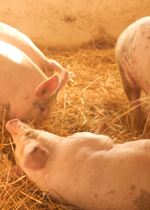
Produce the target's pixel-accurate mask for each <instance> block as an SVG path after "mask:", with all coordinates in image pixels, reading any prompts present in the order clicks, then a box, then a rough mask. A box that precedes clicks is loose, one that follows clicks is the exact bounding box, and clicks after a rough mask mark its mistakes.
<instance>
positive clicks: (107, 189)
mask: <svg viewBox="0 0 150 210" xmlns="http://www.w3.org/2000/svg"><path fill="white" fill-rule="evenodd" d="M6 128H7V130H8V131H9V132H10V133H11V135H12V138H13V140H14V142H15V144H16V149H15V154H16V159H17V162H18V165H19V166H20V168H21V169H22V170H23V171H24V172H25V173H26V174H27V176H28V177H29V178H30V179H31V180H32V181H33V182H35V183H36V184H37V185H38V186H39V187H40V188H41V189H42V190H43V191H48V192H49V195H50V196H51V197H54V198H56V199H59V198H60V197H62V198H63V199H65V200H66V201H68V202H70V203H72V204H74V205H76V206H78V207H80V208H81V209H92V210H99V209H103V210H108V209H111V210H120V209H121V210H127V209H128V210H133V209H134V210H139V209H141V210H142V209H148V208H149V206H150V180H149V177H150V168H149V162H150V152H149V151H150V141H149V140H138V141H134V142H127V143H124V144H117V145H113V141H112V139H111V138H109V137H108V136H104V135H96V134H91V133H88V132H85V133H84V132H83V133H75V134H73V135H72V136H68V137H66V138H65V137H59V136H56V135H54V134H51V133H48V132H45V131H40V130H35V129H32V128H31V127H30V126H28V125H26V124H24V123H22V122H20V121H19V120H17V119H14V120H11V121H8V122H7V124H6ZM66 189H67V190H66ZM55 192H56V193H55ZM58 195H59V196H60V197H59V196H58ZM143 207H144V208H143Z"/></svg>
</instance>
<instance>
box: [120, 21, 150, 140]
mask: <svg viewBox="0 0 150 210" xmlns="http://www.w3.org/2000/svg"><path fill="white" fill-rule="evenodd" d="M116 62H117V65H118V68H119V71H120V75H121V79H122V84H123V88H124V91H125V93H126V95H127V97H128V100H129V102H130V103H131V108H133V107H135V106H137V108H134V109H133V111H132V112H131V127H132V130H137V131H138V132H140V131H142V123H141V106H140V101H139V98H140V93H141V90H143V91H144V92H145V93H146V94H147V95H150V17H145V18H142V19H140V20H138V21H136V22H135V23H133V24H131V25H130V26H129V27H128V28H127V29H125V31H124V32H123V33H122V34H121V35H120V37H119V38H118V41H117V44H116ZM149 128H150V114H148V117H147V122H146V124H145V130H144V136H145V138H150V129H149Z"/></svg>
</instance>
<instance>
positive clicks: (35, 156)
mask: <svg viewBox="0 0 150 210" xmlns="http://www.w3.org/2000/svg"><path fill="white" fill-rule="evenodd" d="M24 158H25V162H24V166H25V167H27V168H30V169H35V170H38V169H41V168H43V167H44V165H45V163H46V160H47V158H48V151H47V150H46V149H45V148H44V147H42V146H41V145H37V144H35V145H30V144H29V145H27V146H26V148H25V150H24Z"/></svg>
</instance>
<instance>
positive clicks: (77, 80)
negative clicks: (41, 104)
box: [0, 40, 148, 210]
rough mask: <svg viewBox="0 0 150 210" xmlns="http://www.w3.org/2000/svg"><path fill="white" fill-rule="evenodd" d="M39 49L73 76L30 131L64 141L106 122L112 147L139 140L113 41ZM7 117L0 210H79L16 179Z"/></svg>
mask: <svg viewBox="0 0 150 210" xmlns="http://www.w3.org/2000/svg"><path fill="white" fill-rule="evenodd" d="M41 50H42V51H43V53H44V54H45V55H46V57H48V58H50V59H54V60H56V61H57V62H58V63H60V64H61V65H62V66H63V67H64V68H66V69H68V70H69V71H70V72H73V73H74V75H75V76H74V77H71V79H70V80H69V82H68V84H67V85H66V86H65V87H64V88H63V89H62V90H61V92H60V94H59V96H58V102H57V103H56V104H55V106H54V107H53V109H52V112H51V113H50V115H49V116H48V117H47V119H45V120H43V121H37V120H33V121H32V122H29V124H30V126H31V127H33V128H36V129H41V130H45V131H48V132H51V133H54V134H57V135H59V136H68V135H71V134H73V133H75V132H82V131H89V132H93V133H94V132H95V130H96V128H97V127H98V126H99V122H103V121H104V122H105V123H106V124H107V126H108V129H106V131H107V132H106V134H107V135H109V136H111V138H112V139H113V140H114V143H115V144H118V143H124V142H127V141H133V140H135V139H140V138H141V136H137V137H134V134H133V133H131V130H130V118H129V114H130V108H129V104H128V100H127V98H126V96H125V93H124V91H123V88H122V84H121V80H120V76H119V72H118V69H117V65H116V63H115V56H114V54H115V53H114V42H113V40H110V42H109V44H105V45H104V44H103V42H91V43H90V44H88V45H85V46H83V47H76V48H71V49H69V48H66V49H65V48H63V49H61V48H57V49H56V48H49V49H41ZM142 94H143V93H142ZM141 101H142V106H143V107H146V106H147V105H148V102H147V98H146V97H144V94H143V97H142V99H141ZM6 117H7V112H6V110H4V115H3V117H2V118H1V123H0V129H1V132H0V135H1V144H0V149H1V151H2V152H1V159H0V196H1V197H0V198H1V202H0V209H7V210H12V209H15V210H19V209H21V210H24V209H25V210H29V209H36V210H37V209H40V210H42V209H43V210H45V209H53V210H54V209H65V210H67V209H68V210H69V209H72V210H75V209H78V208H76V207H74V206H72V205H70V204H66V203H62V202H61V201H59V202H56V201H52V200H51V199H50V198H49V197H48V196H47V194H46V193H44V194H43V192H42V191H40V190H39V189H38V187H36V185H35V184H34V183H33V182H31V180H29V179H28V177H27V176H25V175H23V176H22V177H18V175H17V174H16V173H14V172H13V171H12V170H11V164H15V154H14V148H15V146H14V144H13V141H12V140H10V134H9V133H8V132H7V131H6V129H5V122H6V120H5V118H6ZM143 119H144V115H143ZM89 181H90V180H89ZM66 190H67V189H66Z"/></svg>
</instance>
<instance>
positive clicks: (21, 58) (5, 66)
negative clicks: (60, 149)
mask: <svg viewBox="0 0 150 210" xmlns="http://www.w3.org/2000/svg"><path fill="white" fill-rule="evenodd" d="M0 63H1V66H0V75H1V77H0V92H1V94H0V113H2V110H3V107H4V106H5V107H6V108H7V109H8V112H9V113H8V117H9V119H12V118H19V119H21V120H32V119H34V118H37V119H38V118H41V117H46V116H47V115H48V113H49V111H50V108H51V107H52V106H53V104H54V103H55V101H56V98H57V95H58V93H59V91H60V90H61V89H62V84H60V81H59V76H58V75H57V74H55V75H53V76H51V77H50V78H48V77H47V76H46V75H45V74H44V73H43V72H42V71H41V70H40V69H39V68H38V67H37V65H35V64H34V63H33V62H32V61H31V59H29V58H28V57H27V56H26V55H25V54H24V53H23V52H22V51H20V50H19V49H18V48H16V47H14V46H12V45H10V44H7V43H5V42H2V41H0ZM65 77H66V79H68V73H67V72H66V76H65Z"/></svg>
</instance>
